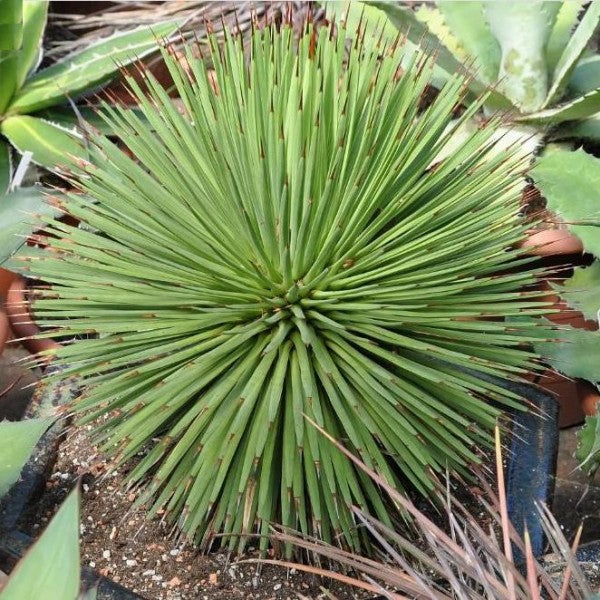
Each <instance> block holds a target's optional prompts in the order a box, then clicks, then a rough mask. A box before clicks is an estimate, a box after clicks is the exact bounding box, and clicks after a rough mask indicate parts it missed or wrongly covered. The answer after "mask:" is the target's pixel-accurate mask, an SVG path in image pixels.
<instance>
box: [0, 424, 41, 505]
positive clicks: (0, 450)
mask: <svg viewBox="0 0 600 600" xmlns="http://www.w3.org/2000/svg"><path fill="white" fill-rule="evenodd" d="M49 425H50V420H49V419H27V420H25V421H14V422H12V421H2V422H0V497H2V496H3V495H4V494H6V492H7V491H8V490H9V489H10V487H11V486H12V485H13V484H14V483H15V482H17V481H18V480H19V475H20V474H21V469H23V467H24V466H25V463H26V462H27V459H28V458H29V456H30V455H31V453H32V451H33V449H34V448H35V445H36V444H37V442H38V440H39V439H40V437H41V435H42V434H43V433H44V431H46V429H48V426H49Z"/></svg>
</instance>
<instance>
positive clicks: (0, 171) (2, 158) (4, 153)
mask: <svg viewBox="0 0 600 600" xmlns="http://www.w3.org/2000/svg"><path fill="white" fill-rule="evenodd" d="M11 179H12V157H11V152H10V146H9V145H8V144H7V143H6V142H5V141H4V140H2V139H0V198H2V196H4V194H6V192H7V190H8V187H9V186H10V181H11ZM0 226H1V224H0Z"/></svg>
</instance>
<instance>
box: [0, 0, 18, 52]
mask: <svg viewBox="0 0 600 600" xmlns="http://www.w3.org/2000/svg"><path fill="white" fill-rule="evenodd" d="M22 40H23V0H2V2H0V52H4V51H7V50H17V49H18V48H19V47H20V46H21V41H22Z"/></svg>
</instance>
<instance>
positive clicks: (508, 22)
mask: <svg viewBox="0 0 600 600" xmlns="http://www.w3.org/2000/svg"><path fill="white" fill-rule="evenodd" d="M484 6H485V14H486V16H487V20H488V23H489V26H490V30H491V32H492V35H493V36H494V37H495V38H496V40H498V43H499V44H500V49H501V53H502V57H501V62H500V71H499V73H498V80H499V84H498V88H499V89H500V90H501V91H502V92H503V93H504V94H505V95H506V96H507V97H508V98H509V99H510V100H511V101H512V102H513V103H514V104H515V105H516V106H517V107H518V108H519V110H520V111H521V112H523V113H528V112H531V111H535V110H538V109H540V108H541V106H542V104H543V102H544V99H545V98H546V94H547V92H548V72H547V68H546V57H545V47H546V42H547V41H548V37H549V35H550V26H551V24H550V23H549V22H548V20H547V15H546V14H545V12H544V10H542V8H543V2H542V0H529V1H527V2H486V3H485V5H484Z"/></svg>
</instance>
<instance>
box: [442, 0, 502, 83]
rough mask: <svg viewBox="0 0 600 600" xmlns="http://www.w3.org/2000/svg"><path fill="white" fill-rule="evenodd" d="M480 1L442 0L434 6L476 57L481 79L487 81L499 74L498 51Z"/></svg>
mask: <svg viewBox="0 0 600 600" xmlns="http://www.w3.org/2000/svg"><path fill="white" fill-rule="evenodd" d="M483 4H484V2H483V0H466V1H464V2H453V1H451V0H443V1H440V2H438V3H437V6H438V7H439V9H440V10H441V12H442V14H443V15H444V18H445V20H446V23H447V25H448V27H450V30H451V31H452V33H453V34H454V36H455V38H456V39H457V40H458V41H459V42H460V44H461V45H462V47H463V49H464V52H465V53H466V55H467V56H468V57H470V58H472V59H474V60H475V66H476V69H477V71H478V72H479V74H480V77H481V79H482V80H483V81H484V82H486V83H488V84H489V83H492V82H495V81H496V80H497V78H498V72H499V70H500V59H501V51H500V46H499V45H498V41H497V40H496V39H495V38H494V36H493V35H492V34H491V32H490V29H489V27H488V24H487V23H486V20H485V16H484V11H483ZM443 41H444V40H443V39H442V42H443Z"/></svg>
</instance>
